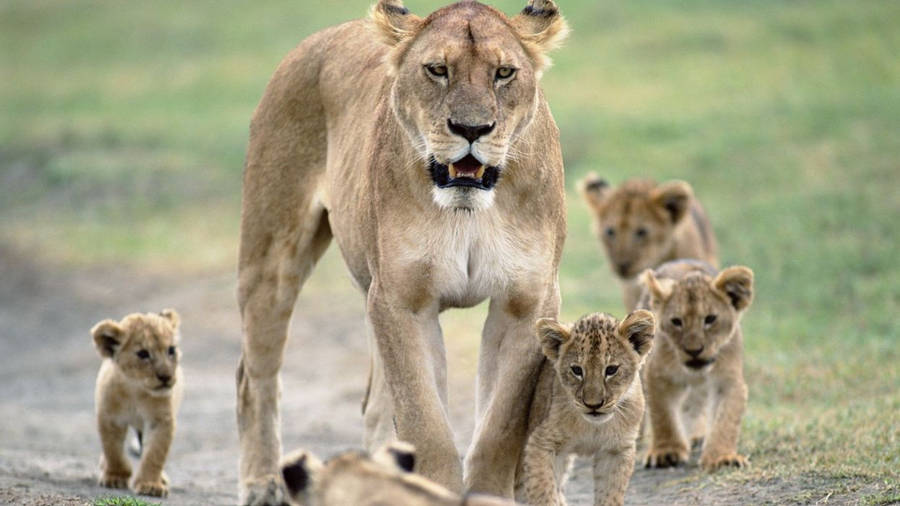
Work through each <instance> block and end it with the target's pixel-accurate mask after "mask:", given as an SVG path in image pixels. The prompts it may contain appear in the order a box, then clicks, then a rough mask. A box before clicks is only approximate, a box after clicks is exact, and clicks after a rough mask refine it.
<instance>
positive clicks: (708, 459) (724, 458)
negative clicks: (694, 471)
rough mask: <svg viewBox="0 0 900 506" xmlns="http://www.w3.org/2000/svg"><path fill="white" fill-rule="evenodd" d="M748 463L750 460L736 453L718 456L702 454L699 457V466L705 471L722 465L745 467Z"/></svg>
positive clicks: (713, 469)
mask: <svg viewBox="0 0 900 506" xmlns="http://www.w3.org/2000/svg"><path fill="white" fill-rule="evenodd" d="M749 465H750V461H749V460H748V459H747V457H744V456H743V455H738V454H737V453H729V454H726V455H719V456H707V455H704V456H702V457H700V467H702V468H703V469H705V470H706V471H715V470H716V469H719V468H722V467H747V466H749Z"/></svg>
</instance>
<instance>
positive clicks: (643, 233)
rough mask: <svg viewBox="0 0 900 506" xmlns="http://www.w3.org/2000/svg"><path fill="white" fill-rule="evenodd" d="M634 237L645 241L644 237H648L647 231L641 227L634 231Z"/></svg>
mask: <svg viewBox="0 0 900 506" xmlns="http://www.w3.org/2000/svg"><path fill="white" fill-rule="evenodd" d="M634 235H635V236H637V238H638V239H643V238H644V237H647V229H646V228H644V227H641V228H639V229H637V230H635V231H634Z"/></svg>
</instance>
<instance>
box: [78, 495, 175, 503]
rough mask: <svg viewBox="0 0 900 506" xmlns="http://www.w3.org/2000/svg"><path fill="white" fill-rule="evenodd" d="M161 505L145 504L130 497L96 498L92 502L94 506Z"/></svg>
mask: <svg viewBox="0 0 900 506" xmlns="http://www.w3.org/2000/svg"><path fill="white" fill-rule="evenodd" d="M160 504H162V503H158V502H147V501H144V500H142V499H138V498H137V497H132V496H130V495H124V496H118V497H113V496H109V497H98V498H97V499H95V500H94V506H160Z"/></svg>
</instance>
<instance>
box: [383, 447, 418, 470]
mask: <svg viewBox="0 0 900 506" xmlns="http://www.w3.org/2000/svg"><path fill="white" fill-rule="evenodd" d="M372 460H374V461H376V462H380V463H382V464H385V465H387V466H390V467H396V468H399V469H400V470H401V471H403V472H406V473H411V472H413V468H415V466H416V447H415V446H413V445H411V444H409V443H407V442H405V441H392V442H390V443H388V444H386V445H384V446H382V447H381V448H380V449H379V450H378V451H377V452H375V454H374V455H372Z"/></svg>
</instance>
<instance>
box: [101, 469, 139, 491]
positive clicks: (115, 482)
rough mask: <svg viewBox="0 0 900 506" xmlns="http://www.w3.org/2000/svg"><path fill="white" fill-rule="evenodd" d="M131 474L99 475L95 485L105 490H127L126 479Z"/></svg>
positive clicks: (105, 473) (104, 473)
mask: <svg viewBox="0 0 900 506" xmlns="http://www.w3.org/2000/svg"><path fill="white" fill-rule="evenodd" d="M130 477H131V473H108V472H103V473H100V478H98V479H97V484H98V485H100V486H101V487H106V488H128V478H130Z"/></svg>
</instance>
